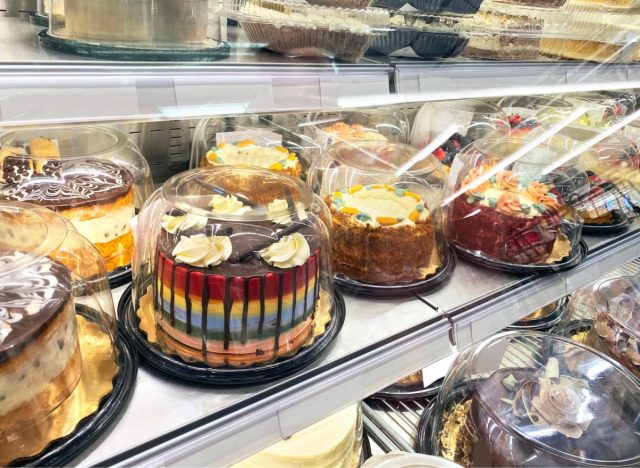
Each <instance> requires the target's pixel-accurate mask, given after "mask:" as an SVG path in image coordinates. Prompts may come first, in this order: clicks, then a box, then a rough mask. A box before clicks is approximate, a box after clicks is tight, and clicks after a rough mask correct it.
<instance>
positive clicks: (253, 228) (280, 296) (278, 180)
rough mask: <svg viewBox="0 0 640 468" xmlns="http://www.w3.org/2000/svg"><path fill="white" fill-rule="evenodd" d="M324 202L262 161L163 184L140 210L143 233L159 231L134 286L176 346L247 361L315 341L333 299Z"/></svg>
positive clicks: (202, 355) (192, 355) (206, 357)
mask: <svg viewBox="0 0 640 468" xmlns="http://www.w3.org/2000/svg"><path fill="white" fill-rule="evenodd" d="M317 207H320V208H322V209H324V210H325V211H326V209H325V208H324V207H323V206H322V205H321V204H320V203H319V202H314V199H313V195H312V194H311V192H310V191H309V189H308V188H307V186H306V185H304V184H303V183H302V182H301V181H299V180H298V179H295V178H293V177H290V176H286V175H283V174H278V173H275V172H271V171H266V170H264V169H259V168H256V167H249V166H247V167H237V166H233V167H231V166H229V167H216V168H207V169H194V170H191V171H188V172H185V173H182V174H179V175H177V176H174V177H173V178H172V179H169V180H168V181H167V182H165V184H164V185H163V188H162V189H161V190H160V191H159V192H156V198H155V199H154V200H153V202H150V203H149V204H148V205H147V206H146V208H145V209H143V211H142V212H141V214H140V215H139V223H140V224H139V226H141V227H140V230H139V232H140V234H139V235H140V236H141V238H148V237H149V236H151V237H152V239H151V242H149V241H148V239H147V241H146V242H143V243H142V246H141V254H140V255H141V256H142V257H144V258H147V257H148V262H149V263H148V266H146V265H147V263H144V262H142V260H141V262H140V263H139V264H138V267H136V268H142V269H143V270H144V275H143V276H144V277H145V278H146V280H145V281H141V282H140V287H139V288H138V290H137V293H136V294H137V298H138V299H139V301H138V302H139V304H140V307H144V308H152V309H151V310H153V311H154V313H155V317H156V321H157V323H158V325H159V327H160V329H161V330H162V332H163V333H164V335H166V336H168V337H169V338H170V340H169V342H170V343H171V346H172V349H173V350H174V351H176V353H175V354H178V355H183V354H184V355H186V356H188V358H189V359H190V360H191V361H198V362H204V363H207V364H210V365H225V364H228V365H233V366H246V365H250V364H254V363H258V362H272V361H274V360H275V359H276V358H278V357H282V356H291V355H292V354H293V353H295V352H296V351H297V350H299V349H300V348H301V347H302V346H305V345H307V344H308V343H309V340H310V339H311V338H312V336H314V335H313V334H314V325H315V324H316V322H317V320H316V318H317V314H318V313H320V312H319V311H321V312H322V317H323V318H324V316H325V315H326V314H327V313H329V312H328V310H329V308H330V306H331V301H332V298H331V297H332V296H331V287H330V285H329V284H327V283H326V277H330V266H329V265H328V264H327V263H328V259H327V258H326V255H327V254H328V246H327V245H326V243H327V233H326V228H325V227H324V224H323V222H322V221H321V220H320V218H319V217H318V215H316V214H315V211H314V210H316V209H317ZM137 232H138V231H137ZM151 233H154V234H151ZM146 244H148V245H149V246H148V247H147V246H145V245H146ZM327 268H329V270H327ZM135 271H136V269H135V268H134V272H135ZM328 272H329V275H328V276H327V273H328ZM143 283H144V284H143ZM145 310H148V309H145Z"/></svg>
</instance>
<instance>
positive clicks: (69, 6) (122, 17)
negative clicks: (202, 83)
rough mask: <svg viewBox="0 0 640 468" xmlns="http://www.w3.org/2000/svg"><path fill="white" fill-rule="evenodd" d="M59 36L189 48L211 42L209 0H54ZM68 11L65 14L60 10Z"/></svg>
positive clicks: (53, 20)
mask: <svg viewBox="0 0 640 468" xmlns="http://www.w3.org/2000/svg"><path fill="white" fill-rule="evenodd" d="M51 2H52V3H51V4H52V7H53V14H51V16H50V29H49V33H50V34H51V35H52V36H53V37H57V38H61V39H65V40H72V41H78V42H82V43H89V44H96V45H111V46H120V47H123V46H124V47H126V46H128V47H137V48H142V49H154V48H157V47H162V48H167V47H171V48H175V49H181V48H182V49H184V48H186V49H189V48H197V47H202V46H203V45H206V44H207V42H208V41H207V25H208V15H209V9H208V2H207V0H137V1H136V2H130V1H127V0H113V1H107V0H51ZM57 11H64V16H61V15H57V14H55V13H56V12H57Z"/></svg>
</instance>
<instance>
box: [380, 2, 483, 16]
mask: <svg viewBox="0 0 640 468" xmlns="http://www.w3.org/2000/svg"><path fill="white" fill-rule="evenodd" d="M483 1H485V0H374V2H373V6H375V7H382V8H388V9H390V10H404V11H419V12H423V13H430V14H434V13H435V14H439V15H440V14H447V15H451V14H454V15H471V14H473V13H475V12H477V11H478V9H479V8H480V5H482V3H483Z"/></svg>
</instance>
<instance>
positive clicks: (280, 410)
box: [75, 223, 640, 466]
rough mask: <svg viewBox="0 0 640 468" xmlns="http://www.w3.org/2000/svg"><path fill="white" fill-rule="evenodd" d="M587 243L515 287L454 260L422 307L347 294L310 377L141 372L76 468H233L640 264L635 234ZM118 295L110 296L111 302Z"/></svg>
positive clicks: (306, 373) (515, 279)
mask: <svg viewBox="0 0 640 468" xmlns="http://www.w3.org/2000/svg"><path fill="white" fill-rule="evenodd" d="M586 241H587V244H588V246H589V248H590V253H589V254H588V255H587V258H586V259H585V261H584V262H583V263H582V264H581V265H580V266H578V267H577V268H576V269H574V270H571V271H568V272H561V273H556V274H552V275H547V276H539V277H534V276H521V277H519V276H516V275H508V274H504V273H500V272H492V271H491V270H485V269H481V268H480V267H477V266H475V265H471V264H467V263H465V262H464V261H462V260H461V261H460V262H459V265H458V268H457V269H456V272H455V274H454V275H453V276H452V277H451V279H450V280H449V282H447V283H446V284H445V285H444V286H443V287H442V288H441V289H439V290H438V291H435V292H433V293H430V294H426V295H424V296H423V297H422V298H421V300H418V297H417V296H415V297H414V296H409V297H406V298H395V299H375V300H372V299H366V298H361V297H355V296H350V295H345V302H346V310H347V319H346V322H345V325H344V328H343V329H342V331H341V333H340V334H339V335H338V338H337V339H336V342H335V343H334V345H333V346H332V347H331V348H330V349H329V351H328V352H327V353H326V354H324V355H323V356H322V357H321V358H320V359H319V360H318V361H316V362H314V363H313V364H311V365H310V366H309V367H308V368H306V369H303V370H302V371H299V372H297V373H296V374H294V375H292V376H291V377H288V378H284V379H282V380H279V381H275V382H274V383H272V384H266V385H262V386H253V387H246V388H236V389H221V388H219V387H218V388H216V387H205V386H198V385H193V384H188V383H182V382H179V381H177V380H171V379H169V378H167V377H166V376H163V375H161V374H159V373H157V372H156V371H153V370H150V369H149V368H148V367H147V366H145V365H143V366H141V369H140V372H139V375H138V379H137V384H136V388H135V390H134V394H133V397H132V400H131V403H130V404H129V406H128V408H127V409H126V410H125V411H124V413H123V416H122V418H121V419H120V420H119V422H117V424H116V425H115V426H114V427H113V429H112V430H111V431H109V432H108V434H106V435H105V436H104V437H103V438H102V440H101V441H100V442H99V443H97V444H95V445H94V446H93V449H92V450H89V451H87V452H86V453H85V454H84V455H83V456H82V457H80V458H78V459H77V460H75V463H76V464H78V465H80V466H88V465H96V464H99V465H106V464H108V465H115V466H125V465H131V464H136V465H140V464H141V465H145V466H155V465H158V464H163V465H167V466H170V465H185V464H187V465H200V464H203V463H209V462H210V461H211V460H216V461H217V462H219V463H231V462H233V461H236V460H239V459H240V458H242V457H244V456H247V455H249V454H250V453H252V452H255V451H257V450H259V449H261V448H264V447H266V446H267V445H269V444H270V443H273V442H275V441H277V440H278V439H279V438H280V436H283V437H286V436H287V435H289V434H292V433H294V432H296V431H297V430H299V429H301V428H303V427H305V426H307V425H309V424H311V423H313V422H315V421H318V420H320V419H321V418H322V417H323V416H326V415H327V414H329V413H331V412H333V411H336V410H338V409H340V408H343V407H345V406H347V405H348V404H350V403H352V402H354V401H357V400H359V399H362V398H365V397H366V396H368V395H370V394H373V393H374V392H376V391H378V390H380V389H382V388H384V387H386V386H388V385H389V384H391V383H393V382H395V381H397V380H398V379H399V378H401V377H403V376H404V375H407V374H409V373H410V372H414V371H415V370H417V369H419V368H424V367H428V366H429V365H432V366H437V364H436V361H438V360H440V359H442V358H445V357H446V356H449V355H450V353H451V350H452V349H455V348H456V347H457V349H461V348H462V347H464V346H466V345H468V344H471V343H474V342H477V341H480V340H482V339H483V338H485V337H486V336H489V335H491V334H493V333H496V332H498V331H499V330H501V329H502V328H504V327H505V326H507V325H509V324H511V323H513V322H515V321H517V320H518V319H520V318H522V317H523V316H525V315H527V314H529V313H531V312H533V311H534V310H536V309H538V308H540V307H542V306H544V305H546V304H547V303H548V302H550V301H553V300H555V299H558V298H560V297H561V296H564V295H566V294H568V293H570V292H572V291H573V290H575V289H577V288H579V287H581V286H584V285H585V284H588V283H589V282H592V281H594V280H596V279H597V278H599V277H601V276H603V275H604V274H606V273H607V272H609V271H611V270H614V269H615V268H618V267H620V266H621V265H623V264H624V263H626V262H627V261H628V259H629V258H633V257H634V256H635V255H637V252H638V247H639V246H640V224H638V223H636V224H634V225H633V226H632V227H631V229H629V230H628V231H627V232H625V233H622V234H619V235H616V236H610V237H607V238H602V237H599V238H596V237H587V238H586ZM123 290H124V288H118V289H117V290H115V291H114V298H115V299H116V300H118V299H119V297H120V295H121V294H122V291H123ZM453 344H455V345H456V346H455V347H454V348H452V345H453ZM440 367H441V366H438V368H440ZM178 394H179V395H181V397H180V399H176V398H175V396H176V395H178ZM157 408H163V411H158V410H157ZM248 430H250V431H251V436H250V437H248V436H247V431H248Z"/></svg>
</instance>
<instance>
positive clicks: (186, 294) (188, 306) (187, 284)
mask: <svg viewBox="0 0 640 468" xmlns="http://www.w3.org/2000/svg"><path fill="white" fill-rule="evenodd" d="M184 282H185V284H184V302H185V305H186V309H187V310H186V312H187V333H191V297H189V290H190V289H191V288H190V283H191V274H190V273H189V272H187V276H186V277H185V280H184Z"/></svg>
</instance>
